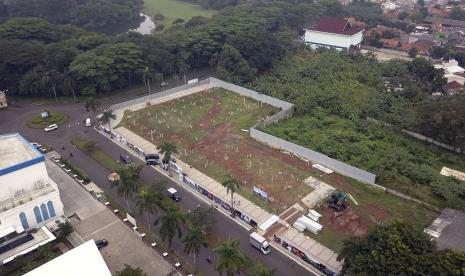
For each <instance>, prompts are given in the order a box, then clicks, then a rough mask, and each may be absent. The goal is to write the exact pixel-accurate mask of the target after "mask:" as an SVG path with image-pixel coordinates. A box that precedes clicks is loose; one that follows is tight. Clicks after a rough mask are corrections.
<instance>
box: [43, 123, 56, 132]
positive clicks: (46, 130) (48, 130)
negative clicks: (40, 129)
mask: <svg viewBox="0 0 465 276" xmlns="http://www.w3.org/2000/svg"><path fill="white" fill-rule="evenodd" d="M55 129H58V126H57V124H53V125H49V126H48V127H46V128H44V130H45V132H50V131H53V130H55Z"/></svg>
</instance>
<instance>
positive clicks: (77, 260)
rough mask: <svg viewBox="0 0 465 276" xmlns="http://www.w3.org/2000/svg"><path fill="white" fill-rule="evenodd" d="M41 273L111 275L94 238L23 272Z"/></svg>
mask: <svg viewBox="0 0 465 276" xmlns="http://www.w3.org/2000/svg"><path fill="white" fill-rule="evenodd" d="M43 275H67V276H82V275H92V276H111V273H110V270H109V269H108V267H107V265H106V263H105V261H104V260H103V258H102V255H100V252H99V250H98V249H97V246H96V245H95V242H94V240H90V241H87V242H85V243H83V244H82V245H80V246H78V247H76V248H73V249H72V250H70V251H68V252H66V253H64V254H63V255H61V256H58V257H56V258H55V259H53V260H51V261H49V262H47V263H45V264H43V265H41V266H39V267H38V268H36V269H34V270H32V271H30V272H28V273H26V274H25V276H43Z"/></svg>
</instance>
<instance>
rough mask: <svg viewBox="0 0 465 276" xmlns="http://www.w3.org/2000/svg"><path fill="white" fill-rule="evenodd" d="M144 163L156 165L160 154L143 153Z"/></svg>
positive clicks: (158, 162)
mask: <svg viewBox="0 0 465 276" xmlns="http://www.w3.org/2000/svg"><path fill="white" fill-rule="evenodd" d="M145 163H147V165H158V164H160V155H158V154H155V153H153V154H146V155H145Z"/></svg>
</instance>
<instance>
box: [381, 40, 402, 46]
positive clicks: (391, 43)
mask: <svg viewBox="0 0 465 276" xmlns="http://www.w3.org/2000/svg"><path fill="white" fill-rule="evenodd" d="M381 41H382V42H383V44H384V45H385V46H389V47H391V48H396V47H398V46H399V40H398V39H396V38H390V39H387V38H381Z"/></svg>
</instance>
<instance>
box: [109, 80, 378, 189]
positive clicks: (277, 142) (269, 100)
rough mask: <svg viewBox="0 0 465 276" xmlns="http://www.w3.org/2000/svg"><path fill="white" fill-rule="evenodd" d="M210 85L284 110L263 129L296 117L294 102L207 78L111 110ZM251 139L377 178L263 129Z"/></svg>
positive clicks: (348, 173)
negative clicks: (294, 115)
mask: <svg viewBox="0 0 465 276" xmlns="http://www.w3.org/2000/svg"><path fill="white" fill-rule="evenodd" d="M207 84H210V85H211V86H213V87H222V88H224V89H226V90H230V91H233V92H235V93H237V94H240V95H243V96H246V97H250V98H252V99H255V100H257V101H260V102H263V103H266V104H269V105H271V106H274V107H277V108H280V109H281V111H280V112H278V113H276V114H274V115H273V116H271V117H269V118H267V119H265V120H264V121H263V122H261V123H260V125H261V126H263V127H264V126H266V125H269V124H271V123H273V122H276V121H278V120H281V119H283V118H286V117H290V116H291V115H292V114H293V111H294V104H292V103H289V102H286V101H282V100H280V99H276V98H273V97H270V96H268V95H265V94H260V93H258V92H255V91H253V90H250V89H247V88H244V87H241V86H238V85H235V84H232V83H229V82H225V81H222V80H219V79H216V78H213V77H210V78H207V79H205V80H201V81H199V82H196V83H191V84H185V85H181V86H178V87H174V88H171V89H168V90H165V91H162V92H158V93H155V94H151V95H147V96H144V97H141V98H137V99H134V100H130V101H126V102H122V103H119V104H115V105H112V106H110V109H111V110H118V109H122V108H127V107H129V106H133V105H137V104H141V103H144V102H147V101H151V100H154V99H158V98H161V97H165V96H168V95H172V94H175V93H178V92H181V91H183V90H186V89H189V88H193V87H197V86H202V85H207ZM250 136H251V137H252V138H255V139H257V140H258V141H261V142H263V143H265V144H268V145H270V146H272V147H275V148H280V149H284V150H286V151H289V152H291V153H293V154H295V155H298V156H301V157H302V158H304V159H306V160H309V161H312V162H316V163H319V164H321V165H323V166H326V167H328V168H330V169H331V170H333V171H336V172H338V173H340V174H342V175H346V176H349V177H352V178H353V179H356V180H358V181H360V182H363V183H367V184H374V183H375V178H376V175H374V174H372V173H369V172H366V171H364V170H361V169H359V168H356V167H354V166H351V165H348V164H346V163H343V162H341V161H338V160H335V159H332V158H330V157H328V156H326V155H324V154H321V153H319V152H316V151H313V150H310V149H307V148H305V147H302V146H299V145H296V144H294V143H290V142H288V141H285V140H283V139H280V138H277V137H275V136H272V135H270V134H267V133H264V132H262V131H260V130H257V129H255V128H254V127H252V128H250Z"/></svg>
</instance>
